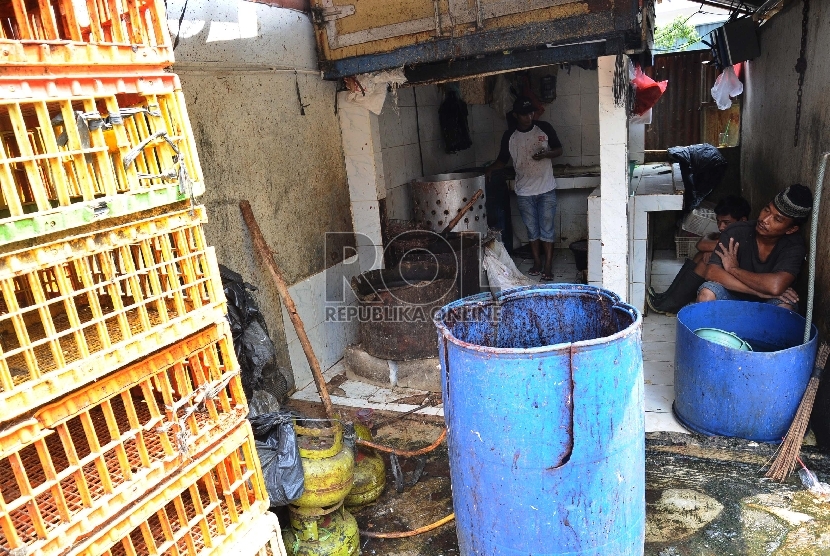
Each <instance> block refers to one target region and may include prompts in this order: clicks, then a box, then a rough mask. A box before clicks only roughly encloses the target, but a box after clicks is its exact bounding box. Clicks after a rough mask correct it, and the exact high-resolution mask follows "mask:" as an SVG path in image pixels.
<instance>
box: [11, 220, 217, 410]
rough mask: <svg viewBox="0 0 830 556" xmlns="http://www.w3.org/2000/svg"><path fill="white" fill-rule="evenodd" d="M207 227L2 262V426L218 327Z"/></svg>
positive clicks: (111, 234)
mask: <svg viewBox="0 0 830 556" xmlns="http://www.w3.org/2000/svg"><path fill="white" fill-rule="evenodd" d="M204 221H205V209H204V207H201V206H199V207H196V208H195V210H194V211H192V212H191V211H188V210H182V211H178V212H173V213H167V214H164V215H161V216H157V217H154V218H148V219H145V220H140V221H136V222H131V223H129V224H125V225H122V226H119V227H114V228H109V229H105V230H100V231H96V232H89V233H87V234H84V235H79V236H76V237H72V238H68V239H62V240H58V241H54V242H52V243H46V244H40V245H38V246H36V247H34V248H32V249H25V250H21V251H17V252H13V253H10V254H6V255H2V256H0V294H1V295H2V297H0V416H2V418H3V419H4V420H9V419H12V418H14V417H16V416H18V415H21V414H23V413H25V412H27V411H30V410H32V409H34V408H36V407H38V406H41V405H44V404H46V403H48V402H49V401H51V400H54V399H56V398H58V397H59V396H61V395H64V394H66V393H68V392H71V391H72V390H75V389H77V388H78V387H80V386H83V385H84V384H87V383H88V382H91V381H93V380H97V379H99V378H101V377H103V376H105V375H106V374H108V373H109V372H111V371H114V370H115V369H118V368H120V367H123V366H124V365H126V364H128V363H130V362H132V361H135V360H136V359H139V358H141V357H144V356H146V355H149V354H150V353H152V352H154V351H156V350H158V349H161V348H163V347H165V346H168V345H170V344H173V343H175V342H176V341H177V340H179V339H181V338H184V337H186V336H188V335H190V334H193V333H195V332H197V331H199V330H201V329H202V328H204V327H205V326H208V325H210V324H213V323H215V322H217V321H219V320H221V319H222V318H223V317H224V314H225V312H226V305H225V295H224V292H223V291H222V285H221V282H220V280H219V268H218V264H217V262H216V256H215V252H214V251H213V248H212V247H208V246H207V245H206V244H205V237H204V230H203V228H202V223H203V222H204Z"/></svg>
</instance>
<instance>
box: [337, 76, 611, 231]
mask: <svg viewBox="0 0 830 556" xmlns="http://www.w3.org/2000/svg"><path fill="white" fill-rule="evenodd" d="M598 90H599V89H598V84H597V72H596V71H588V70H583V69H580V68H578V67H572V68H571V70H570V73H569V72H568V71H566V70H561V71H559V74H558V78H557V98H556V100H555V101H554V102H553V103H551V104H548V105H546V107H545V108H546V109H545V113H544V114H543V115H542V118H541V119H542V120H544V121H547V122H550V123H551V125H552V126H553V127H554V129H555V130H556V132H557V135H558V136H559V139H560V141H561V142H562V145H563V149H564V151H565V155H564V156H562V157H560V158H558V159H557V160H556V163H557V164H571V165H572V166H588V165H594V164H599V98H598ZM443 95H444V93H443V90H442V89H441V88H440V87H439V86H437V85H424V86H417V87H414V88H413V87H407V88H403V89H400V90H399V91H398V99H397V107H396V105H395V102H394V97H393V95H391V94H390V95H388V96H387V99H386V103H385V105H384V107H383V112H382V113H381V115H380V116H379V117H378V132H379V135H380V139H379V145H380V153H381V163H380V164H377V163H376V164H375V166H374V167H375V168H377V167H380V168H381V169H382V172H383V177H382V180H381V182H382V183H383V184H384V185H385V192H384V195H385V198H386V210H387V217H388V218H391V219H401V220H408V219H410V218H412V203H411V198H410V192H409V185H408V184H409V182H410V181H411V180H412V179H414V178H417V177H420V176H424V175H432V174H440V173H445V172H452V171H454V170H459V169H462V168H467V167H474V166H479V167H480V166H484V165H486V164H489V163H491V162H492V161H494V160H495V158H496V156H497V155H498V152H499V147H500V144H501V137H502V135H503V134H504V132H505V131H506V130H507V121H506V119H505V117H504V116H503V115H499V114H497V113H496V112H495V111H494V110H493V109H492V108H491V107H490V106H489V105H478V104H474V105H468V107H467V110H468V123H469V126H470V137H471V139H472V141H473V146H472V147H470V148H469V149H466V150H464V151H461V152H458V153H454V154H448V153H446V152H445V151H444V142H443V139H442V137H441V128H440V125H439V121H438V108H439V106H440V105H441V102H442V101H443ZM416 105H417V110H416ZM419 136H420V142H419ZM347 161H348V153H347ZM364 164H368V162H364ZM580 180H582V181H580ZM585 180H586V178H563V179H562V180H560V181H561V183H560V184H559V186H560V189H576V188H583V189H581V190H579V191H568V192H567V193H562V194H561V195H560V203H559V208H558V210H557V234H558V238H559V239H558V244H559V246H562V245H564V244H566V243H570V242H571V241H574V240H577V239H584V238H585V237H587V219H586V214H587V194H588V190H586V189H584V188H586V187H591V188H593V187H595V186H596V185H599V184H598V183H595V182H596V180H597V178H587V180H589V181H590V183H587V182H586V183H582V182H583V181H585ZM380 198H382V197H380ZM352 199H353V200H355V198H354V197H353V198H352ZM516 219H517V221H518V223H519V224H518V227H519V228H521V221H520V219H518V215H517V216H516ZM523 234H524V232H523V230H519V237H522V236H523Z"/></svg>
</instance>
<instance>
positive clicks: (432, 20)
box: [311, 0, 650, 79]
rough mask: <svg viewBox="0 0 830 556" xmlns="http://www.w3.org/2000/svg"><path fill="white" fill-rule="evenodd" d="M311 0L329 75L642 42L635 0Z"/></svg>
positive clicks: (630, 46) (640, 23)
mask: <svg viewBox="0 0 830 556" xmlns="http://www.w3.org/2000/svg"><path fill="white" fill-rule="evenodd" d="M311 2H312V15H313V18H314V21H315V24H316V26H317V42H318V47H319V48H318V52H319V56H320V60H321V69H322V70H323V71H324V74H325V76H326V78H328V79H333V78H338V77H342V76H346V75H354V74H356V73H364V72H368V71H377V70H381V69H390V68H395V67H402V66H412V65H415V64H424V63H433V62H440V61H448V60H460V59H464V58H473V57H476V56H481V55H488V54H494V53H499V52H503V51H505V50H511V51H515V50H521V49H535V48H539V47H544V45H546V44H572V43H576V42H584V41H602V40H603V39H608V38H617V39H621V38H623V37H625V40H626V47H627V48H628V49H631V48H635V49H636V48H638V47H639V46H641V45H642V27H643V24H642V18H638V12H639V10H640V2H638V1H637V0H525V1H524V2H515V1H513V0H400V1H399V2H388V0H311ZM647 3H648V2H647ZM649 5H650V4H649Z"/></svg>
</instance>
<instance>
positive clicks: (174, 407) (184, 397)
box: [0, 322, 248, 555]
mask: <svg viewBox="0 0 830 556" xmlns="http://www.w3.org/2000/svg"><path fill="white" fill-rule="evenodd" d="M238 373H239V367H238V365H237V362H236V358H235V356H234V352H233V345H232V341H231V336H230V330H229V326H228V324H227V322H222V323H219V324H217V325H215V326H212V327H210V328H207V329H206V330H204V331H202V332H199V333H198V334H195V335H194V336H191V337H190V338H188V339H186V340H183V341H181V342H179V343H178V344H176V345H174V346H172V347H170V348H168V349H166V350H164V351H163V352H160V353H159V354H156V355H154V356H151V357H149V358H147V359H144V360H142V361H140V362H138V363H135V364H133V365H131V366H129V367H126V368H125V369H122V370H120V371H117V372H116V373H115V374H112V375H110V376H108V377H107V378H105V379H102V380H100V381H98V382H97V383H96V384H94V385H92V386H89V387H87V388H85V389H82V390H80V391H78V392H75V393H73V394H70V395H68V396H66V397H64V398H62V399H61V400H60V401H59V402H56V403H53V404H51V405H49V406H47V407H45V408H43V409H41V410H40V411H38V412H37V413H36V414H35V415H34V417H33V418H32V419H29V420H27V421H25V422H24V423H23V424H22V425H20V426H19V427H17V428H15V427H12V428H10V429H7V430H5V431H3V433H2V435H0V526H1V527H0V547H2V548H3V549H6V550H9V551H10V550H13V549H15V548H24V547H25V548H26V549H27V550H28V552H27V553H28V554H34V553H37V554H42V555H49V554H60V553H62V552H63V550H64V549H66V548H67V547H69V546H72V544H73V543H74V542H75V541H76V540H77V539H79V538H81V537H83V536H84V535H86V534H87V533H89V532H90V531H92V530H94V529H95V528H96V527H97V526H98V525H100V524H101V523H103V522H105V521H106V520H108V519H110V518H111V517H112V516H113V515H114V514H117V513H119V512H120V511H122V510H123V509H125V508H127V507H129V506H130V505H131V504H132V503H134V502H136V501H137V500H139V499H140V498H141V497H143V496H144V495H145V493H146V492H148V491H151V490H153V489H154V488H155V487H156V486H157V485H158V484H159V483H160V482H162V481H165V480H166V479H167V477H168V476H170V475H171V474H174V473H175V472H176V471H177V470H178V469H179V468H180V467H181V466H182V465H183V464H184V463H185V462H186V461H187V460H188V459H189V458H192V457H194V456H195V455H198V454H200V453H201V452H203V451H205V450H206V449H208V448H210V447H211V446H212V445H214V444H215V443H216V442H217V441H219V440H220V439H221V438H222V437H223V435H224V434H226V433H227V432H228V431H229V430H231V429H233V428H234V427H236V426H237V425H239V423H241V422H242V421H243V420H244V419H245V415H246V414H247V412H248V409H247V405H246V402H245V396H244V394H243V393H242V385H241V383H240V380H239V374H238Z"/></svg>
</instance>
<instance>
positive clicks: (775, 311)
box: [674, 301, 818, 442]
mask: <svg viewBox="0 0 830 556" xmlns="http://www.w3.org/2000/svg"><path fill="white" fill-rule="evenodd" d="M805 324H806V323H805V320H804V317H802V316H801V315H799V314H798V313H794V312H792V311H788V310H786V309H782V308H781V307H775V306H773V305H769V304H766V303H749V302H746V301H710V302H707V303H695V304H694V305H689V306H687V307H685V308H683V309H682V310H681V311H680V312H679V313H678V314H677V343H676V344H675V357H674V413H675V415H676V416H677V418H678V420H679V421H680V422H681V423H683V425H685V426H686V427H688V428H689V429H691V430H693V431H696V432H699V433H702V434H707V435H710V436H733V437H737V438H745V439H747V440H756V441H758V442H781V439H782V438H783V437H784V435H785V434H787V429H788V428H789V427H790V424H791V423H792V420H793V417H795V412H796V410H797V409H798V404H799V403H800V402H801V397H802V396H803V395H804V390H806V388H807V383H808V382H809V381H810V374H811V373H812V371H813V362H814V361H815V358H816V348H817V344H818V330H817V329H816V327H815V326H813V327H812V334H811V336H810V341H809V342H808V343H806V344H802V342H803V341H804V325H805ZM707 327H712V328H720V329H721V330H726V331H727V332H732V333H733V334H736V335H737V336H738V337H739V338H741V339H743V340H745V341H747V342H748V343H749V345H751V346H752V349H753V350H754V351H742V350H738V349H733V348H729V347H726V346H722V345H719V344H716V343H714V342H709V341H707V340H704V339H703V338H701V337H699V336H698V335H696V334H695V333H694V331H695V330H697V329H698V328H707Z"/></svg>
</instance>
